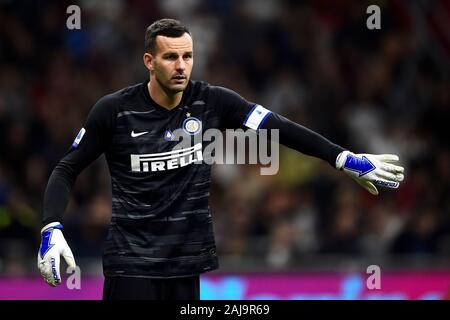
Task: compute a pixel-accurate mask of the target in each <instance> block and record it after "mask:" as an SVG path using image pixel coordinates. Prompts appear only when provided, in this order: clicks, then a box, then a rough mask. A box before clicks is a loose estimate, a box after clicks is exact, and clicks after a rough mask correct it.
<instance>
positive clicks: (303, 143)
mask: <svg viewBox="0 0 450 320" xmlns="http://www.w3.org/2000/svg"><path fill="white" fill-rule="evenodd" d="M258 108H259V112H260V113H258ZM253 112H256V114H259V115H261V116H258V117H257V116H256V115H255V118H254V119H256V121H255V122H254V123H247V124H246V125H247V126H249V127H253V129H255V130H259V129H278V130H279V135H280V143H281V144H283V145H285V146H287V147H289V148H292V149H294V150H297V151H299V152H302V153H304V154H307V155H310V156H313V157H316V158H320V159H322V160H325V161H327V162H328V163H329V164H330V165H331V166H333V167H335V168H336V169H338V170H342V171H344V172H345V173H346V174H348V175H349V176H350V177H352V178H353V179H354V180H355V181H356V182H358V183H359V184H360V185H361V186H362V187H364V188H365V189H366V190H367V191H369V192H370V193H371V194H373V195H378V190H377V188H376V186H375V185H378V186H383V187H387V188H398V186H399V184H400V182H401V181H403V178H404V175H403V172H404V168H403V167H401V166H398V165H396V164H395V163H396V162H398V161H399V157H398V156H397V155H392V154H381V155H375V154H354V153H352V152H350V151H348V150H345V149H344V148H342V147H341V146H338V145H336V144H334V143H332V142H331V141H329V140H328V139H326V138H325V137H323V136H322V135H320V134H318V133H316V132H314V131H312V130H310V129H308V128H306V127H304V126H301V125H299V124H297V123H295V122H293V121H290V120H289V119H287V118H285V117H283V116H281V115H278V114H275V113H272V112H270V111H268V110H267V109H264V108H263V107H262V106H258V105H256V107H255V109H254V111H253ZM251 116H252V114H250V117H251ZM250 117H249V118H250ZM258 119H260V120H258ZM247 122H248V120H247ZM244 124H245V123H244Z"/></svg>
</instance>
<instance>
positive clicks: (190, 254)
mask: <svg viewBox="0 0 450 320" xmlns="http://www.w3.org/2000/svg"><path fill="white" fill-rule="evenodd" d="M147 83H148V81H147V82H145V83H141V84H137V85H134V86H131V87H128V88H125V89H122V90H120V91H117V92H115V93H113V94H110V95H107V96H105V97H103V98H101V99H100V100H99V101H98V102H97V103H96V105H95V106H94V107H93V108H92V110H91V112H90V114H89V116H88V118H87V120H86V122H85V124H84V126H83V128H82V129H81V130H80V132H79V134H78V135H77V137H76V139H75V141H74V142H73V145H72V147H71V148H70V150H69V151H68V152H67V154H66V155H65V156H64V157H63V159H62V160H61V161H60V162H59V163H58V165H57V166H56V167H55V169H54V171H53V173H52V175H51V177H50V179H49V183H48V186H47V189H46V192H45V196H44V223H48V222H51V221H60V219H61V218H62V214H63V212H64V210H65V208H66V206H67V203H68V200H69V197H70V190H71V187H72V185H73V183H74V181H75V179H76V176H77V175H78V174H79V173H80V171H81V170H83V169H84V168H85V167H86V166H87V165H88V164H90V163H91V162H92V161H94V160H95V159H96V158H97V157H98V156H100V155H101V154H102V153H104V154H105V157H106V161H107V163H108V167H109V171H110V175H111V185H112V215H111V222H110V225H109V229H108V234H107V237H106V239H105V244H104V252H103V270H104V274H105V276H138V277H182V276H190V275H196V274H200V273H203V272H206V271H210V270H214V269H216V268H217V267H218V258H217V253H216V246H215V241H214V233H213V223H212V218H211V213H210V210H209V203H208V200H209V188H210V183H211V180H210V179H211V166H210V165H208V164H206V163H204V162H202V161H201V160H202V154H201V150H202V149H204V147H205V145H204V144H205V142H203V145H199V144H198V143H197V144H195V143H194V142H193V144H192V145H191V146H188V147H186V148H184V149H180V150H174V147H175V146H176V145H177V144H178V142H177V141H174V139H173V137H174V134H173V133H174V132H175V131H176V130H177V129H178V130H179V129H182V130H184V131H185V132H186V133H187V135H192V136H195V135H201V134H202V133H203V132H204V131H205V130H208V129H211V128H214V129H220V130H223V129H226V128H227V129H228V128H229V129H233V128H245V127H249V128H252V129H255V130H258V128H260V127H261V125H262V124H263V123H264V122H265V123H266V125H265V126H266V128H268V129H269V128H278V129H281V130H280V142H281V143H284V144H285V145H287V146H289V147H292V148H295V149H297V150H299V151H302V152H305V153H306V154H311V155H313V156H317V157H320V158H322V159H324V160H327V161H328V162H330V164H332V165H334V164H333V162H334V160H335V159H336V155H337V154H338V153H339V152H340V151H342V150H343V149H342V148H340V147H338V146H336V145H334V144H332V143H331V142H329V141H328V140H326V139H325V138H323V137H321V136H320V135H318V134H315V133H314V132H312V131H309V130H308V129H306V128H304V127H301V126H300V125H297V124H295V123H293V122H290V121H289V120H287V119H286V118H283V117H281V116H279V115H276V114H272V113H271V112H270V111H268V110H267V109H264V108H263V107H262V106H259V105H256V104H254V103H251V102H248V101H247V100H245V99H244V98H242V97H241V96H239V95H238V94H237V93H235V92H233V91H231V90H229V89H226V88H223V87H217V86H211V85H209V84H207V83H205V82H198V81H190V82H189V84H188V86H187V88H186V90H185V91H184V92H183V97H182V100H181V102H180V104H179V105H178V106H177V107H175V108H174V109H172V110H167V109H165V108H163V107H161V106H159V105H158V104H156V103H155V102H154V101H153V100H152V99H151V97H150V95H149V92H148V88H147ZM269 115H270V117H269ZM193 141H195V140H193Z"/></svg>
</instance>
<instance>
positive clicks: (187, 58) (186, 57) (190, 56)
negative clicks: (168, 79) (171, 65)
mask: <svg viewBox="0 0 450 320" xmlns="http://www.w3.org/2000/svg"><path fill="white" fill-rule="evenodd" d="M183 59H184V60H189V59H192V54H191V53H187V54H185V55H184V56H183Z"/></svg>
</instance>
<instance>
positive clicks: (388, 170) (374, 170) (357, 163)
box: [336, 151, 404, 195]
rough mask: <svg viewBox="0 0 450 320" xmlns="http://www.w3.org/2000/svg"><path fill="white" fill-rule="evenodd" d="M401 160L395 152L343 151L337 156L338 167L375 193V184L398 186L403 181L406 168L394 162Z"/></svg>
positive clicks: (376, 193) (376, 192)
mask: <svg viewBox="0 0 450 320" xmlns="http://www.w3.org/2000/svg"><path fill="white" fill-rule="evenodd" d="M398 160H399V158H398V156H397V155H395V154H354V153H352V152H350V151H342V152H341V153H340V154H339V155H338V156H337V158H336V168H337V169H339V170H343V171H344V172H345V173H347V174H348V175H349V176H350V177H352V178H353V179H355V180H356V182H358V183H359V184H360V185H361V186H363V187H364V188H365V189H367V191H369V192H370V193H371V194H373V195H378V190H377V188H376V187H375V185H379V186H383V187H388V188H394V189H396V188H398V186H399V185H400V182H401V181H403V178H404V176H403V171H404V168H403V167H400V166H397V165H395V164H393V163H394V162H397V161H398Z"/></svg>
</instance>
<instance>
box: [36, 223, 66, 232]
mask: <svg viewBox="0 0 450 320" xmlns="http://www.w3.org/2000/svg"><path fill="white" fill-rule="evenodd" d="M62 228H63V226H62V224H61V223H59V222H57V221H56V222H51V223H49V224H47V225H45V226H44V227H43V228H42V229H41V233H42V232H44V231H45V230H48V229H62Z"/></svg>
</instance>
